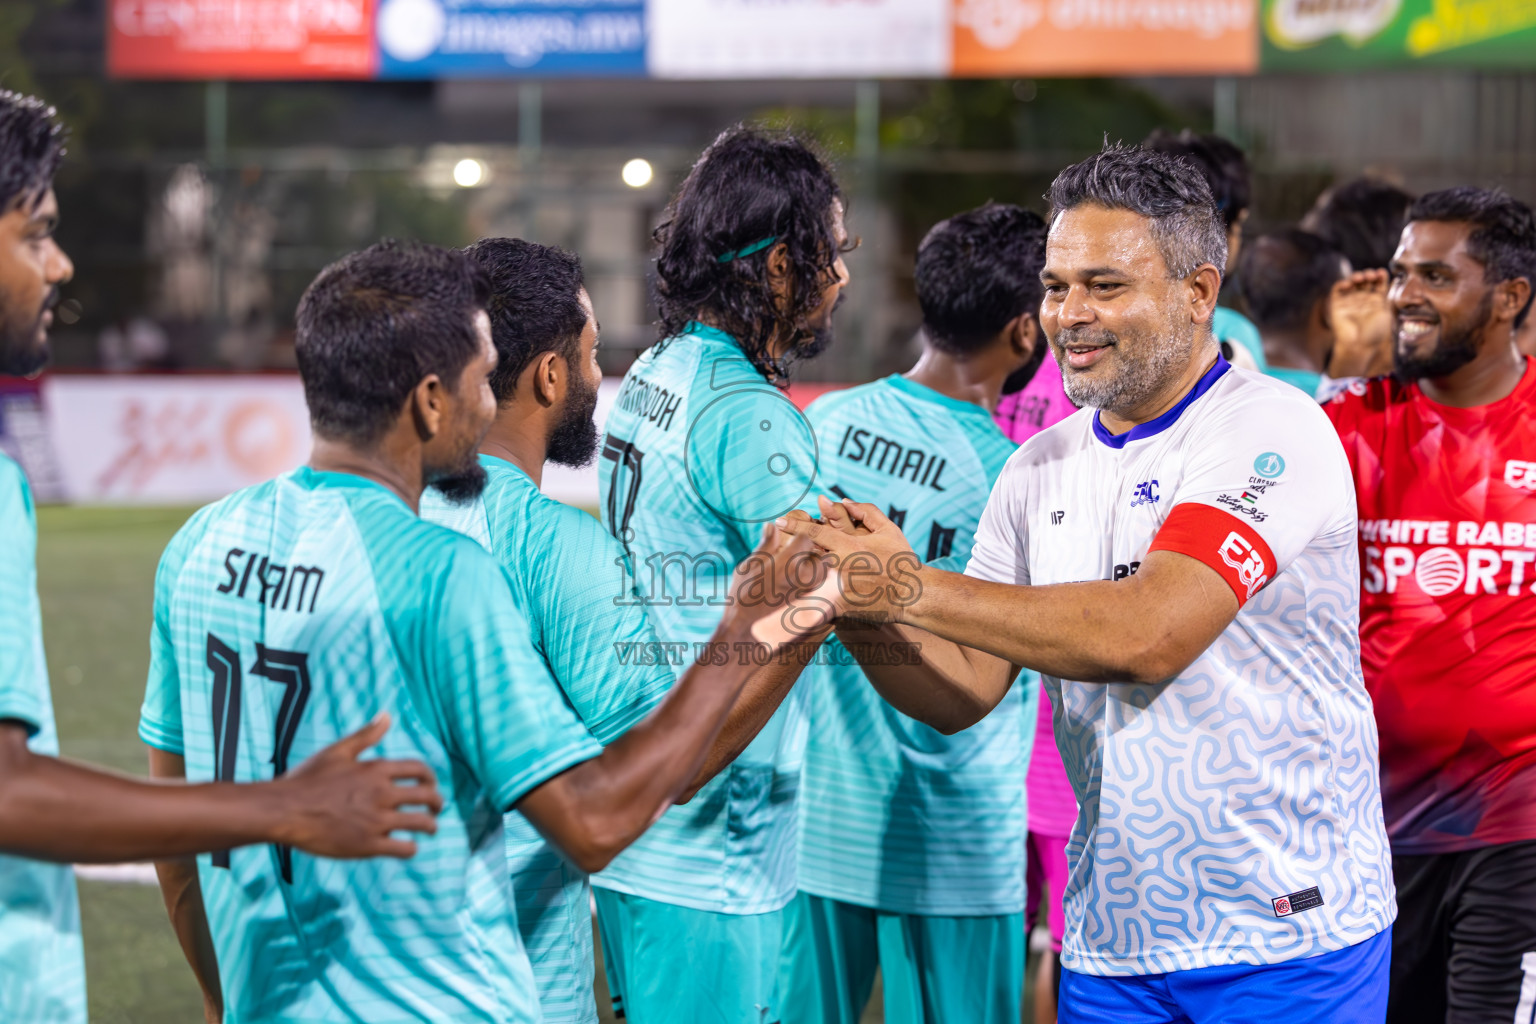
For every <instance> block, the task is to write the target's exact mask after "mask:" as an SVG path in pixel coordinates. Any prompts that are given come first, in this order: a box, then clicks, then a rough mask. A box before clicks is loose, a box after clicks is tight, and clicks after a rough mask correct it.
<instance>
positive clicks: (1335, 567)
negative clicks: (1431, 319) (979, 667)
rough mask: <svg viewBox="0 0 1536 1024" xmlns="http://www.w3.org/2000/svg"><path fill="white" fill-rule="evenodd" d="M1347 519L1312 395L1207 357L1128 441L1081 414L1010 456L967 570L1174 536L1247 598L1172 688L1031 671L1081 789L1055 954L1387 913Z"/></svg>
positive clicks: (1330, 929) (1377, 922) (1347, 503)
mask: <svg viewBox="0 0 1536 1024" xmlns="http://www.w3.org/2000/svg"><path fill="white" fill-rule="evenodd" d="M1355 514H1356V513H1355V492H1354V484H1353V480H1352V478H1351V475H1350V470H1349V463H1348V461H1347V460H1346V458H1345V455H1344V450H1343V448H1342V446H1341V445H1340V443H1339V439H1338V435H1337V434H1336V433H1335V432H1334V429H1333V427H1332V425H1331V424H1330V423H1329V422H1328V418H1327V417H1326V416H1325V415H1324V413H1323V411H1322V410H1321V409H1320V408H1319V407H1318V406H1317V404H1316V403H1315V402H1313V401H1311V400H1310V399H1309V398H1308V397H1307V396H1306V395H1304V394H1302V393H1301V392H1300V391H1297V390H1296V389H1295V388H1293V387H1291V386H1290V385H1288V384H1284V383H1281V382H1278V381H1275V380H1271V379H1269V378H1267V377H1261V376H1258V375H1256V374H1252V373H1249V372H1247V371H1244V370H1236V369H1233V368H1232V367H1231V366H1230V365H1228V364H1227V362H1226V361H1225V360H1220V359H1218V361H1217V362H1216V364H1215V365H1214V366H1213V367H1212V368H1211V369H1210V370H1209V371H1208V372H1207V373H1206V374H1205V375H1204V377H1202V378H1201V380H1200V382H1199V384H1198V385H1196V387H1195V388H1194V389H1193V390H1192V391H1191V392H1190V394H1189V395H1188V396H1187V397H1186V398H1185V399H1184V400H1183V401H1181V402H1180V403H1179V405H1178V406H1176V407H1175V408H1173V409H1170V410H1169V411H1168V412H1167V413H1165V414H1163V415H1162V416H1159V417H1158V418H1157V419H1155V420H1152V421H1150V422H1148V423H1144V424H1140V425H1138V426H1137V427H1136V428H1134V429H1133V430H1131V431H1129V432H1128V433H1125V434H1120V435H1118V436H1116V435H1111V434H1110V433H1109V432H1108V431H1106V430H1105V429H1104V428H1103V427H1102V426H1101V425H1100V424H1099V420H1098V414H1097V412H1096V411H1094V410H1092V409H1085V410H1083V411H1081V412H1079V413H1077V414H1076V415H1074V416H1071V417H1069V418H1068V419H1066V420H1064V421H1062V422H1061V423H1059V424H1057V425H1056V426H1054V427H1051V428H1050V429H1049V430H1046V431H1044V432H1042V433H1040V434H1037V435H1036V436H1035V437H1033V438H1031V439H1030V440H1029V441H1027V442H1026V443H1025V444H1024V445H1023V447H1021V448H1020V449H1019V450H1018V452H1016V453H1015V454H1014V455H1013V457H1012V458H1011V459H1010V460H1009V461H1008V464H1007V466H1006V467H1005V468H1004V470H1003V473H1002V476H1001V477H999V478H998V481H997V484H996V486H995V487H994V488H993V490H992V495H991V498H990V499H989V501H988V503H987V508H986V511H985V513H984V514H983V516H982V519H981V524H980V526H979V528H978V530H977V534H976V545H975V548H974V549H973V551H972V554H971V560H970V563H969V565H968V566H967V568H966V572H967V573H968V574H969V575H971V576H974V577H976V578H978V579H985V580H992V581H995V582H1000V583H1013V584H1048V583H1069V582H1081V581H1085V580H1119V579H1124V578H1126V577H1128V576H1130V575H1132V574H1133V573H1135V572H1136V570H1137V569H1138V568H1139V567H1140V565H1141V560H1142V559H1143V558H1145V557H1146V554H1147V552H1148V551H1149V550H1156V549H1169V550H1174V551H1178V552H1180V553H1182V554H1186V555H1189V556H1191V557H1193V558H1197V559H1199V560H1200V561H1202V562H1204V563H1205V564H1207V565H1209V566H1211V568H1213V569H1215V570H1216V571H1217V572H1218V573H1220V574H1221V576H1222V578H1223V579H1224V580H1225V581H1226V582H1227V584H1228V586H1230V587H1231V588H1232V590H1233V592H1234V593H1235V594H1236V595H1237V598H1238V603H1239V604H1240V606H1241V610H1240V611H1239V612H1238V614H1237V618H1236V619H1235V620H1233V622H1232V624H1231V625H1229V626H1228V627H1227V628H1226V630H1225V631H1224V632H1223V633H1222V634H1221V636H1219V637H1218V638H1217V639H1216V642H1215V643H1213V644H1212V645H1211V646H1210V647H1209V648H1208V649H1207V650H1206V651H1205V653H1203V654H1202V655H1201V656H1200V657H1199V658H1197V659H1196V660H1195V662H1194V664H1192V665H1190V666H1189V668H1187V669H1185V670H1184V672H1183V673H1181V674H1180V675H1178V676H1177V677H1175V678H1173V679H1170V680H1168V681H1167V682H1163V683H1157V684H1153V685H1137V684H1132V683H1111V684H1102V683H1084V682H1076V681H1073V680H1069V679H1055V678H1051V677H1049V676H1047V677H1044V679H1045V685H1046V687H1047V689H1048V691H1049V692H1050V694H1051V703H1052V705H1053V707H1054V709H1055V719H1054V722H1055V729H1056V740H1057V743H1058V745H1059V746H1060V747H1061V755H1062V761H1063V763H1064V764H1065V765H1066V769H1067V774H1068V776H1070V778H1071V780H1072V787H1073V789H1075V790H1076V792H1077V799H1078V803H1079V805H1080V807H1079V811H1078V818H1077V824H1076V827H1075V829H1074V831H1073V835H1072V840H1071V842H1070V844H1069V845H1068V848H1067V856H1068V860H1069V861H1070V863H1071V865H1072V872H1071V879H1070V881H1069V882H1068V884H1067V887H1066V894H1065V895H1066V916H1067V933H1066V940H1065V943H1064V948H1063V957H1062V964H1063V966H1064V967H1066V968H1068V969H1070V970H1073V971H1077V972H1079V973H1083V974H1094V975H1141V974H1161V973H1166V972H1169V971H1182V970H1190V969H1194V968H1200V967H1209V966H1214V965H1219V964H1269V963H1278V962H1281V961H1285V960H1292V959H1296V958H1299V957H1307V956H1314V955H1317V954H1320V953H1327V952H1330V951H1332V950H1337V949H1343V948H1345V947H1347V946H1351V945H1354V944H1356V943H1359V942H1362V941H1364V940H1366V939H1368V938H1370V937H1372V936H1373V935H1375V934H1376V933H1378V932H1380V931H1381V930H1382V929H1383V928H1385V927H1386V926H1387V925H1389V924H1390V923H1391V922H1392V920H1393V918H1394V917H1395V916H1396V899H1395V894H1394V890H1393V885H1392V867H1391V859H1390V854H1389V851H1388V847H1387V837H1386V831H1385V828H1384V826H1383V823H1382V811H1381V791H1380V784H1379V781H1378V778H1377V739H1376V722H1375V718H1374V716H1373V714H1372V710H1371V701H1370V698H1369V697H1368V696H1367V694H1366V691H1365V685H1364V682H1363V680H1362V678H1361V674H1360V643H1359V624H1360V622H1359V620H1360V611H1359V588H1360V572H1359V562H1358V555H1357V553H1356V540H1355Z"/></svg>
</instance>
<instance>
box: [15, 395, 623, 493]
mask: <svg viewBox="0 0 1536 1024" xmlns="http://www.w3.org/2000/svg"><path fill="white" fill-rule="evenodd" d="M618 388H619V380H618V378H611V379H605V380H604V381H603V383H602V387H601V388H600V390H599V391H598V407H597V422H598V423H600V424H601V423H603V422H604V421H605V420H606V419H607V416H608V409H609V407H610V406H612V404H613V399H614V396H615V395H616V394H617V393H618ZM42 395H43V407H44V409H45V410H46V416H47V422H48V429H49V433H50V435H51V440H52V443H53V451H54V455H55V457H56V459H57V464H58V467H59V471H60V475H61V477H62V484H63V486H62V491H63V494H62V497H63V498H64V499H65V500H67V501H71V502H77V503H84V504H111V505H122V504H137V505H171V504H183V503H184V504H195V503H198V502H206V501H213V500H216V499H218V498H222V497H223V496H224V495H226V494H229V493H230V492H231V491H236V490H239V489H240V488H242V487H248V486H250V485H251V484H256V483H260V482H261V481H263V480H267V479H270V478H271V477H274V476H277V475H278V474H280V473H285V472H287V471H288V470H290V469H293V468H294V467H295V466H299V465H301V464H302V463H303V462H304V461H305V460H306V459H307V458H308V457H309V443H310V432H309V411H308V409H307V408H306V407H305V405H304V388H303V386H302V385H301V384H300V383H299V378H298V377H297V376H293V375H274V376H195V375H174V376H173V375H167V376H138V375H133V376H75V375H61V374H52V375H49V376H48V377H46V378H45V379H44V381H43V386H42ZM599 465H600V463H599V462H597V461H594V462H593V464H591V465H589V466H587V467H585V468H584V469H568V468H565V467H562V466H549V467H548V468H547V469H546V470H545V473H544V491H545V493H547V494H549V495H551V496H552V497H555V498H558V499H559V500H561V501H565V502H569V503H571V504H574V505H582V506H584V507H587V508H595V507H597V495H598V487H597V473H598V468H599Z"/></svg>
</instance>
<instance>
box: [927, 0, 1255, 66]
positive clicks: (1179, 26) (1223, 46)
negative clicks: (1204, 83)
mask: <svg viewBox="0 0 1536 1024" xmlns="http://www.w3.org/2000/svg"><path fill="white" fill-rule="evenodd" d="M954 11H955V23H954V67H953V72H952V73H953V74H954V75H956V76H957V77H974V78H983V77H997V76H1004V75H1038V76H1041V77H1045V76H1053V75H1147V74H1175V75H1200V74H1250V73H1252V72H1254V71H1257V70H1258V66H1259V36H1258V2H1257V0H954Z"/></svg>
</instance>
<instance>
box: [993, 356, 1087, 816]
mask: <svg viewBox="0 0 1536 1024" xmlns="http://www.w3.org/2000/svg"><path fill="white" fill-rule="evenodd" d="M1074 412H1077V406H1075V405H1073V404H1072V400H1071V399H1070V398H1068V397H1067V393H1066V392H1065V391H1064V390H1062V386H1061V367H1060V366H1059V365H1057V363H1056V359H1055V357H1054V356H1052V355H1051V354H1050V353H1049V352H1047V353H1046V356H1045V361H1044V362H1042V363H1041V364H1040V370H1039V372H1037V373H1036V374H1035V376H1034V378H1033V379H1032V380H1031V381H1030V382H1029V384H1028V385H1026V386H1025V387H1024V388H1023V389H1022V390H1020V391H1016V392H1014V393H1013V394H1011V395H1004V396H1003V400H1002V401H1001V402H999V403H998V404H997V412H996V413H994V414H993V417H992V418H993V419H995V420H996V421H997V425H998V426H999V427H1000V428H1002V431H1003V433H1004V434H1007V435H1008V439H1009V440H1011V441H1014V442H1016V443H1018V444H1023V443H1024V442H1025V441H1027V440H1029V439H1030V438H1031V437H1034V436H1035V435H1036V434H1038V433H1040V431H1042V430H1044V429H1045V428H1046V427H1049V426H1051V425H1052V424H1055V423H1059V422H1060V421H1062V420H1064V419H1066V418H1067V417H1068V416H1070V415H1072V414H1073V413H1074ZM1038 707H1039V711H1038V714H1037V716H1036V721H1035V745H1034V749H1033V750H1032V751H1031V753H1030V755H1029V776H1028V778H1027V779H1026V781H1025V783H1024V789H1025V793H1026V794H1027V797H1028V799H1027V800H1026V803H1027V804H1028V808H1029V811H1028V813H1029V830H1030V831H1031V832H1038V833H1040V834H1041V835H1048V836H1063V837H1065V836H1069V835H1071V834H1072V823H1073V822H1074V821H1076V820H1077V798H1076V797H1074V796H1073V795H1072V784H1071V783H1070V782H1068V781H1067V772H1066V769H1064V768H1062V766H1061V754H1060V753H1058V752H1057V750H1056V736H1055V734H1054V733H1053V732H1052V731H1051V702H1050V699H1049V698H1048V697H1046V695H1045V693H1044V692H1043V691H1042V692H1041V694H1040V700H1039V701H1038ZM1026 724H1027V723H1026Z"/></svg>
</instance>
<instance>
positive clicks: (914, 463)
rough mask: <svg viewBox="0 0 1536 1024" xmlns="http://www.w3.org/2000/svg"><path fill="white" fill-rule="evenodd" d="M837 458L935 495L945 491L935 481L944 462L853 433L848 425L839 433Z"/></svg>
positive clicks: (867, 434)
mask: <svg viewBox="0 0 1536 1024" xmlns="http://www.w3.org/2000/svg"><path fill="white" fill-rule="evenodd" d="M837 454H838V455H839V456H841V457H843V458H845V459H852V460H853V461H854V462H862V463H863V464H864V465H866V466H869V467H870V468H871V469H878V470H879V471H880V472H882V473H889V474H890V475H891V476H894V477H896V478H897V479H898V480H910V481H912V482H913V483H915V484H919V485H923V486H927V487H931V488H933V489H934V490H936V491H943V490H944V489H945V488H944V486H943V485H942V484H940V483H939V478H940V477H942V476H943V475H944V468H945V467H946V466H948V465H949V462H948V460H947V459H944V458H943V457H941V456H938V455H930V454H928V453H927V452H925V451H923V450H922V449H921V448H904V447H902V445H900V444H898V443H897V442H895V441H892V440H891V439H890V438H888V437H881V436H880V435H879V434H876V433H874V432H872V431H869V430H863V429H858V430H856V429H854V427H853V424H851V423H850V424H849V425H848V429H847V430H845V431H843V439H842V441H841V442H839V444H838V446H837Z"/></svg>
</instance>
